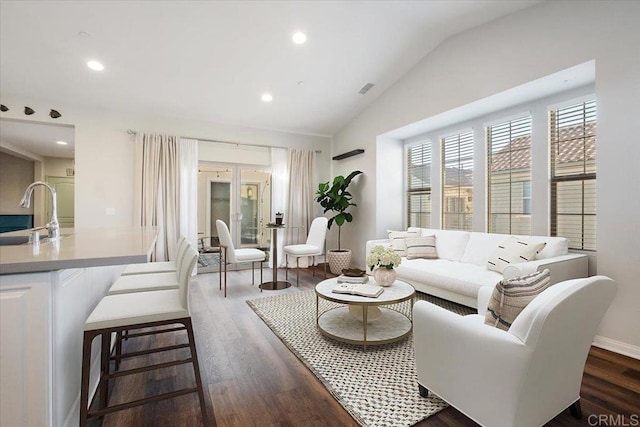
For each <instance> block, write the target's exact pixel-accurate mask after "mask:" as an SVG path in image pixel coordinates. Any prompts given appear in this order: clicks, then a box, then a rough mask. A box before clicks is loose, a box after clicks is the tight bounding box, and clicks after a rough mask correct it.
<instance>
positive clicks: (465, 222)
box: [441, 131, 473, 231]
mask: <svg viewBox="0 0 640 427" xmlns="http://www.w3.org/2000/svg"><path fill="white" fill-rule="evenodd" d="M441 143H442V153H443V155H442V187H443V188H442V201H443V203H442V228H443V229H445V230H467V231H471V228H472V223H471V220H472V215H473V132H471V131H469V132H465V133H460V134H458V135H452V136H448V137H446V138H442V139H441Z"/></svg>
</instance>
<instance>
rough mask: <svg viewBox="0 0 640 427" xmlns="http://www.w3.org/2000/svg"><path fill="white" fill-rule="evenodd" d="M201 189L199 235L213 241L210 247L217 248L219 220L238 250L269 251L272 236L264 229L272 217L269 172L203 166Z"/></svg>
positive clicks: (201, 165)
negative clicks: (262, 249) (255, 249)
mask: <svg viewBox="0 0 640 427" xmlns="http://www.w3.org/2000/svg"><path fill="white" fill-rule="evenodd" d="M199 186H200V187H201V188H200V189H199V190H200V191H199V193H200V195H199V199H200V200H199V202H200V203H202V204H203V205H204V209H198V211H199V215H198V216H199V218H198V225H199V232H200V233H201V235H203V234H204V235H205V236H211V237H212V238H213V239H212V242H211V245H213V246H215V244H216V242H215V240H216V239H217V237H218V231H217V230H216V220H218V219H221V220H222V221H224V222H225V223H226V224H227V226H228V227H229V231H230V233H231V238H232V240H233V244H234V246H235V247H236V248H256V247H259V248H263V247H267V248H268V247H269V244H270V240H269V233H268V230H266V229H265V228H264V226H265V224H266V223H267V222H269V218H270V216H271V172H270V170H269V169H260V168H256V167H255V166H242V165H235V164H214V163H201V164H200V179H199ZM202 187H204V188H202ZM201 215H202V216H203V218H200V216H201ZM207 244H209V242H207Z"/></svg>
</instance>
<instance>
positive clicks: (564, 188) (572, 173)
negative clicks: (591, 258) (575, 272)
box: [549, 101, 596, 251]
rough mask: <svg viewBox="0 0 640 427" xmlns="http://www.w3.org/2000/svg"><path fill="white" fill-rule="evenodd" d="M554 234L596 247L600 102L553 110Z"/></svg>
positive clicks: (578, 245)
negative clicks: (597, 128)
mask: <svg viewBox="0 0 640 427" xmlns="http://www.w3.org/2000/svg"><path fill="white" fill-rule="evenodd" d="M549 115H550V120H549V123H550V146H551V156H550V161H551V235H552V236H564V237H567V238H568V239H569V248H571V249H583V250H592V251H595V250H596V102H595V101H589V102H583V103H580V104H576V105H572V106H570V107H566V108H561V109H558V110H552V111H550V113H549Z"/></svg>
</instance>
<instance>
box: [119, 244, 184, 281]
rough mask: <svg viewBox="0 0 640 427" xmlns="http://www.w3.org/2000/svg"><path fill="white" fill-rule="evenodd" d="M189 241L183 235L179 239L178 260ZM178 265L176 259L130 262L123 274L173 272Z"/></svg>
mask: <svg viewBox="0 0 640 427" xmlns="http://www.w3.org/2000/svg"><path fill="white" fill-rule="evenodd" d="M188 245H189V241H188V240H187V239H186V237H184V236H182V237H180V239H178V250H177V251H176V260H179V259H180V257H182V255H183V253H184V251H185V250H186V249H187V246H188ZM177 270H178V267H177V266H176V261H160V262H148V263H145V264H129V265H128V266H127V267H126V268H125V269H124V271H123V272H122V274H121V276H129V275H133V274H149V273H171V272H174V273H175V272H176V271H177Z"/></svg>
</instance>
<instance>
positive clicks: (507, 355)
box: [413, 276, 616, 427]
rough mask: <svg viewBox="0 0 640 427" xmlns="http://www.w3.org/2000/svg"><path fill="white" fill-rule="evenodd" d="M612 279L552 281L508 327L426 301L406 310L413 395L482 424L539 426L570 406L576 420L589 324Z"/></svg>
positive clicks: (485, 297)
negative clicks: (442, 403) (414, 377)
mask: <svg viewBox="0 0 640 427" xmlns="http://www.w3.org/2000/svg"><path fill="white" fill-rule="evenodd" d="M615 290H616V285H615V282H614V281H613V280H611V279H609V278H608V277H604V276H595V277H588V278H583V279H574V280H567V281H565V282H561V283H558V284H555V285H553V286H551V287H549V288H548V289H546V290H545V291H544V292H542V293H541V294H540V295H538V296H537V297H536V298H535V299H534V300H533V301H532V302H531V303H529V305H528V306H527V307H526V308H525V309H524V310H523V311H522V312H521V313H520V315H519V316H518V317H517V318H516V320H515V321H514V322H513V324H512V326H511V328H510V329H509V331H503V330H500V329H497V328H494V327H492V326H488V325H485V324H484V314H485V311H486V307H487V302H488V301H489V298H490V296H491V293H492V292H493V289H492V288H491V287H484V288H481V290H480V293H479V295H478V307H479V314H477V315H469V316H459V315H457V314H454V313H452V312H450V311H448V310H445V309H443V308H441V307H438V306H436V305H433V304H430V303H428V302H426V301H419V302H416V304H415V306H414V309H413V322H414V330H413V339H414V344H415V355H416V368H417V374H418V386H419V391H420V394H421V395H422V396H423V397H426V396H427V394H428V392H429V391H431V392H433V393H435V394H436V395H438V396H439V397H441V398H442V399H443V400H445V401H446V402H448V403H449V404H450V405H452V406H453V407H455V408H456V409H458V410H459V411H460V412H462V413H463V414H465V415H466V416H468V417H469V418H471V419H473V420H474V421H476V422H477V423H479V424H481V425H484V426H490V427H494V426H498V427H509V426H517V427H527V426H536V427H537V426H541V425H543V424H545V423H546V422H547V421H549V420H551V419H552V418H554V417H555V416H556V415H558V414H559V413H560V412H562V411H563V410H565V409H566V408H568V407H571V408H570V409H571V413H572V415H574V416H575V417H577V418H579V417H580V416H581V413H580V401H579V399H580V385H581V382H582V374H583V371H584V365H585V362H586V359H587V355H588V353H589V348H590V346H591V344H592V341H593V337H594V335H595V333H596V329H597V327H598V325H599V323H600V321H601V319H602V317H603V316H604V314H605V312H606V311H607V308H608V307H609V304H611V301H612V300H613V297H614V295H615Z"/></svg>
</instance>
